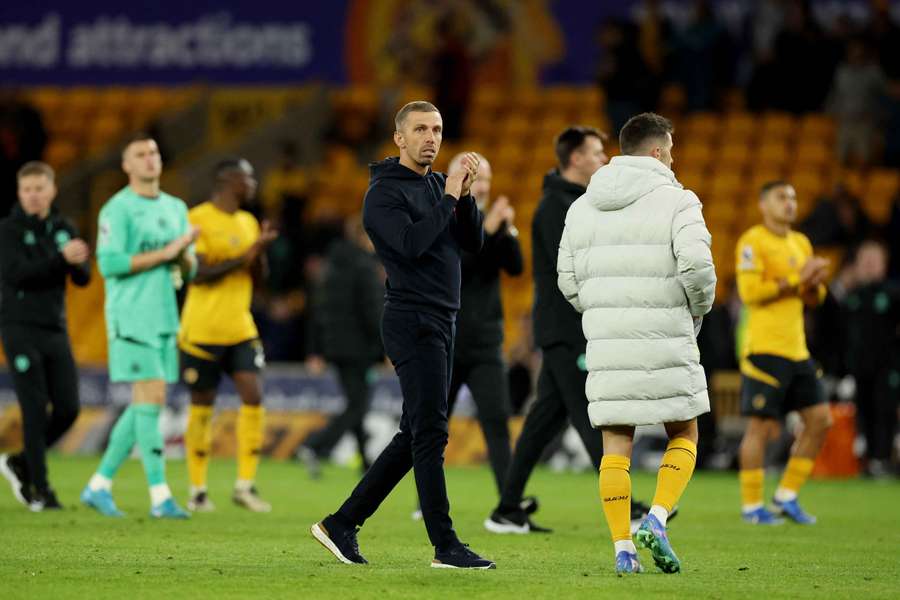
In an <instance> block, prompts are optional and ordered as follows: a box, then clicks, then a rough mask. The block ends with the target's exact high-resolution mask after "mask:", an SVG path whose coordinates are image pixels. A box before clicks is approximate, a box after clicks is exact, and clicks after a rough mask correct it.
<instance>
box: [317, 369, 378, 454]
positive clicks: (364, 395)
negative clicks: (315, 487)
mask: <svg viewBox="0 0 900 600" xmlns="http://www.w3.org/2000/svg"><path fill="white" fill-rule="evenodd" d="M334 366H335V369H336V370H337V375H338V380H339V381H340V384H341V389H342V390H343V392H344V397H345V398H346V399H347V406H346V407H345V408H344V411H343V412H342V413H341V414H339V415H335V416H333V417H332V418H331V419H329V421H328V423H327V424H326V425H325V427H323V428H322V429H319V430H318V431H315V432H313V433H311V434H310V435H309V437H308V438H307V439H306V440H305V441H304V442H303V445H304V446H307V447H308V448H310V449H311V450H313V452H315V453H316V455H317V456H320V457H321V456H327V455H329V454H330V453H331V451H332V450H334V447H335V446H336V445H337V443H338V442H339V441H341V438H342V437H343V436H344V434H345V433H348V432H350V433H353V435H354V436H355V437H356V443H357V444H358V445H359V453H360V454H362V455H363V463H364V465H366V466H367V464H368V463H367V460H366V458H365V443H366V435H365V430H364V429H363V419H365V417H366V413H367V412H369V404H370V400H371V390H370V388H369V382H368V379H367V375H368V372H369V367H370V366H371V361H335V362H334Z"/></svg>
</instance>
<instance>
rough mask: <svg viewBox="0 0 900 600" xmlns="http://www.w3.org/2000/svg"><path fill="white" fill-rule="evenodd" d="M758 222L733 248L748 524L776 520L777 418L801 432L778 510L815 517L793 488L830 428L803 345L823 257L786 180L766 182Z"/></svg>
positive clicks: (820, 292) (818, 298) (823, 271)
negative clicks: (771, 480)
mask: <svg viewBox="0 0 900 600" xmlns="http://www.w3.org/2000/svg"><path fill="white" fill-rule="evenodd" d="M759 208H760V212H762V217H763V222H762V224H761V225H756V226H755V227H752V228H751V229H750V230H748V231H747V232H746V233H745V234H744V235H742V236H741V238H740V239H739V240H738V243H737V248H736V249H735V255H736V257H735V258H736V261H737V284H738V293H739V294H740V296H741V300H743V302H744V304H745V305H746V306H747V311H748V313H749V314H748V319H747V333H746V338H745V340H744V346H745V347H744V348H743V349H742V355H743V356H742V359H741V374H742V375H743V382H742V386H741V412H742V413H743V414H744V415H745V416H747V417H750V418H749V420H748V422H747V430H746V431H745V432H744V439H743V441H742V442H741V448H740V468H741V470H740V486H741V515H742V516H743V518H744V520H745V521H747V522H749V523H754V524H759V525H772V524H777V523H780V522H781V519H780V518H779V517H778V516H777V515H775V514H773V513H772V512H771V511H769V510H768V509H767V508H766V507H765V505H764V504H763V483H764V476H765V472H764V464H763V462H764V458H765V449H766V442H767V441H768V440H770V439H772V437H774V436H775V435H777V432H778V429H779V420H780V419H782V418H783V417H784V416H785V415H786V414H787V413H788V412H790V411H792V410H796V411H797V412H798V413H799V414H800V418H801V419H802V420H803V432H802V433H801V434H800V437H799V438H798V439H797V441H796V443H794V445H793V447H792V449H791V458H790V460H789V461H788V464H787V467H785V470H784V475H783V476H782V478H781V482H780V483H779V484H778V489H776V490H775V497H774V504H775V509H776V512H777V513H781V514H784V515H786V516H787V517H788V518H790V519H791V520H793V521H795V522H797V523H802V524H812V523H815V517H813V516H811V515H808V514H807V513H806V512H804V511H803V509H801V508H800V505H799V504H798V503H797V492H798V491H799V490H800V487H801V486H802V485H803V484H804V483H805V482H806V479H807V478H808V477H809V474H810V472H811V471H812V468H813V463H814V462H815V458H816V455H817V454H818V453H819V448H820V447H821V445H822V442H823V441H824V440H825V434H826V433H828V429H829V427H831V412H830V410H829V407H828V404H827V401H826V400H827V399H826V397H825V392H824V389H823V388H822V384H821V382H820V381H819V376H818V374H817V367H816V365H815V363H814V362H813V360H812V358H811V357H810V355H809V350H808V349H807V347H806V334H805V332H804V320H803V309H804V306H816V305H818V304H819V303H820V302H822V301H823V300H824V299H825V294H826V288H825V284H824V281H825V278H826V277H827V275H828V261H827V260H826V259H824V258H820V257H817V256H813V249H812V244H810V242H809V239H807V237H806V236H805V235H803V234H802V233H799V232H797V231H792V230H791V224H792V223H793V222H794V220H795V219H796V218H797V192H796V191H795V190H794V186H792V185H791V184H790V183H788V182H786V181H772V182H770V183H767V184H765V185H763V187H762V189H761V190H760V195H759Z"/></svg>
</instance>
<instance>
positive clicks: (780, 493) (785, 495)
mask: <svg viewBox="0 0 900 600" xmlns="http://www.w3.org/2000/svg"><path fill="white" fill-rule="evenodd" d="M775 499H776V500H777V501H779V502H790V501H791V500H796V499H797V492H795V491H794V490H786V489H784V488H783V487H779V488H778V489H776V490H775Z"/></svg>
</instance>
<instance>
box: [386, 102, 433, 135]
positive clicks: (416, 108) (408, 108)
mask: <svg viewBox="0 0 900 600" xmlns="http://www.w3.org/2000/svg"><path fill="white" fill-rule="evenodd" d="M411 112H436V113H438V114H440V113H441V111H439V110H438V109H437V106H435V105H434V104H432V103H431V102H428V101H427V100H415V101H413V102H409V103H407V104H405V105H404V106H403V108H401V109H400V110H399V111H397V116H395V117H394V126H395V127H396V128H397V131H400V128H401V127H403V122H404V121H406V117H407V116H408V115H409V113H411Z"/></svg>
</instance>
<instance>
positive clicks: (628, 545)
mask: <svg viewBox="0 0 900 600" xmlns="http://www.w3.org/2000/svg"><path fill="white" fill-rule="evenodd" d="M613 545H614V546H615V547H616V555H618V554H619V552H628V553H629V554H637V548H635V547H634V542H633V541H632V540H630V539H628V540H619V541H618V542H613Z"/></svg>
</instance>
